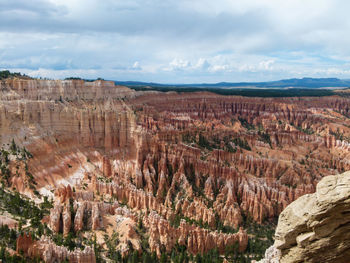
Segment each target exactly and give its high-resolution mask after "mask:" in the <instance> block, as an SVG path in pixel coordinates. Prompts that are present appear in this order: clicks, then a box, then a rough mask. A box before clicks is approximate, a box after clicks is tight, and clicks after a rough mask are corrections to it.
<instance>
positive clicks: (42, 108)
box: [0, 79, 350, 260]
mask: <svg viewBox="0 0 350 263" xmlns="http://www.w3.org/2000/svg"><path fill="white" fill-rule="evenodd" d="M349 108H350V100H349V99H347V98H340V97H338V96H333V97H320V98H317V99H316V98H307V97H305V98H246V97H238V96H220V95H215V94H212V93H204V92H200V93H174V92H168V93H158V92H136V91H133V90H131V89H128V88H126V87H120V86H115V85H114V83H113V82H108V81H95V82H84V81H81V80H67V81H53V80H20V79H11V80H4V81H1V82H0V131H1V133H0V143H1V144H2V146H3V147H5V148H6V147H8V145H7V144H10V143H11V141H12V140H14V142H15V143H16V144H17V145H19V146H20V147H25V148H26V149H27V150H28V151H29V152H30V153H31V154H32V155H33V158H30V159H29V160H28V161H27V166H23V167H22V166H20V167H19V168H17V166H18V165H17V163H16V162H12V160H11V162H10V168H11V169H12V170H13V173H14V174H15V173H17V175H13V176H11V177H10V179H9V182H10V188H11V189H16V190H18V191H20V192H21V193H23V194H26V195H27V196H30V197H31V198H33V199H38V200H40V199H41V200H42V198H43V197H44V196H47V197H48V198H52V199H53V201H54V207H53V208H52V209H51V211H50V215H49V219H48V223H49V224H48V225H49V227H50V229H51V230H52V231H53V232H54V233H57V234H62V235H64V236H67V235H68V234H69V233H70V232H71V231H72V229H74V231H76V232H79V231H81V232H83V233H85V232H94V233H96V234H97V239H98V240H99V242H100V243H101V245H104V246H105V244H104V241H103V234H102V233H104V231H105V232H106V233H108V235H109V236H111V235H112V233H113V231H117V232H118V231H119V232H120V233H123V236H124V237H130V240H132V244H131V245H130V244H128V243H127V241H125V240H126V239H125V240H124V239H123V240H120V246H119V247H118V248H119V249H120V251H122V254H123V255H125V254H127V253H128V251H129V250H130V251H131V248H132V249H134V250H137V251H139V250H140V249H141V243H142V242H141V241H142V238H144V237H146V236H147V242H148V244H149V247H147V250H149V251H150V252H156V254H157V255H158V256H159V257H160V256H161V254H162V253H165V252H167V253H170V252H171V250H172V249H174V248H175V247H176V244H181V245H183V246H185V247H186V249H187V251H188V252H189V253H190V254H198V253H199V254H203V253H207V252H210V251H211V250H212V249H215V248H217V249H218V250H219V253H221V254H225V253H226V252H225V251H224V250H225V249H224V248H225V247H231V246H232V247H234V246H236V244H237V245H238V250H239V253H244V251H245V250H246V249H247V247H249V245H248V239H252V238H255V236H257V235H255V234H253V233H247V231H250V230H249V227H248V226H249V225H250V224H255V223H258V224H263V225H265V226H268V225H271V224H273V222H274V221H275V220H276V218H277V217H278V215H279V214H280V213H281V212H282V211H283V210H284V209H286V207H287V206H288V205H289V204H290V203H291V202H293V201H294V200H296V199H297V198H299V197H301V196H304V195H305V194H311V193H313V192H315V190H316V185H317V183H318V182H319V181H320V180H321V179H322V177H323V176H325V175H328V174H333V175H336V174H339V173H341V172H343V171H345V170H348V169H350V162H349V161H348V160H349V157H350V152H349V149H350V144H349V143H350V120H349ZM28 174H32V175H33V178H34V180H35V190H37V191H38V193H39V196H38V195H35V194H36V193H35V192H34V190H33V189H31V188H30V187H28V183H26V182H27V181H28V178H27V177H28ZM26 176H27V177H26ZM38 200H37V201H38ZM84 222H87V223H86V224H85V223H84ZM139 222H141V223H139ZM138 224H140V225H142V229H138V227H137V225H138ZM143 231H145V233H143ZM119 232H118V233H119ZM170 232H171V233H174V235H169V233H170ZM146 233H147V234H146ZM235 251H236V250H235ZM42 255H43V254H42ZM228 259H229V260H230V258H228Z"/></svg>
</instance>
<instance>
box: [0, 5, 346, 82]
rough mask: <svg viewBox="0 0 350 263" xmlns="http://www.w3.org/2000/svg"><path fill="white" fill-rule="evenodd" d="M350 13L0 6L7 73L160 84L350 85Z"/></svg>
mask: <svg viewBox="0 0 350 263" xmlns="http://www.w3.org/2000/svg"><path fill="white" fill-rule="evenodd" d="M349 8H350V2H346V1H341V0H317V1H316V0H308V1H303V0H284V1H280V0H236V1H231V0H217V1H215V2H213V1H209V0H191V1H189V0H179V1H170V0H124V1H121V0H104V1H98V0H55V1H53V0H32V1H26V0H2V1H0V67H1V68H9V69H18V70H20V71H23V72H24V71H26V72H33V74H39V73H40V74H45V76H46V77H47V76H48V74H52V76H56V77H57V76H62V77H65V76H66V75H65V74H67V75H68V76H69V75H71V74H73V73H74V74H78V73H79V74H84V76H89V78H94V77H103V78H109V79H123V80H127V79H134V80H144V81H159V82H182V81H188V82H203V81H204V80H205V81H210V82H215V81H252V80H256V81H261V80H268V79H279V78H284V77H295V76H303V75H307V76H323V75H327V76H331V75H332V76H340V77H346V78H349V77H350V73H349V60H350V50H349V48H348V46H349V45H350V35H349V34H348V32H349V30H350V18H348V14H347V10H349ZM141 65H142V66H141Z"/></svg>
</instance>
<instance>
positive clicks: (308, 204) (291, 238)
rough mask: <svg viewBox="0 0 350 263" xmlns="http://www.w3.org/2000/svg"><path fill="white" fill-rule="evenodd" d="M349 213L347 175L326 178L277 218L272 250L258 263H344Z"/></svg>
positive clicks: (348, 253)
mask: <svg viewBox="0 0 350 263" xmlns="http://www.w3.org/2000/svg"><path fill="white" fill-rule="evenodd" d="M349 209H350V172H346V173H343V174H339V175H332V176H326V177H325V178H323V179H322V180H321V181H320V182H319V183H318V185H317V188H316V192H315V193H313V194H307V195H304V196H302V197H300V198H298V199H297V200H296V201H294V202H292V203H291V204H290V205H288V206H287V208H286V209H285V210H284V211H283V212H282V213H281V214H280V216H279V221H278V225H277V229H276V234H275V239H276V240H275V243H274V246H273V247H271V248H269V249H268V251H266V256H265V259H264V260H263V261H261V262H266V263H268V262H271V263H272V262H283V263H284V262H286V263H287V262H290V263H292V262H293V263H294V262H295V263H296V262H348V261H349V258H350V234H349V223H350V218H349V217H348V216H347V214H348V212H349Z"/></svg>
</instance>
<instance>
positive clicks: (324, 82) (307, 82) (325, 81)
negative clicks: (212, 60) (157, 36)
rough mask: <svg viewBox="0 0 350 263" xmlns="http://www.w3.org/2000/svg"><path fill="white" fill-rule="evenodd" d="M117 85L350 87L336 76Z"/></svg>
mask: <svg viewBox="0 0 350 263" xmlns="http://www.w3.org/2000/svg"><path fill="white" fill-rule="evenodd" d="M115 83H116V84H117V85H124V86H134V87H135V86H136V87H142V86H150V87H194V88H196V87H198V88H211V87H212V88H237V87H240V88H241V87H256V88H311V89H317V88H327V87H333V88H345V87H350V80H345V79H338V78H301V79H297V78H291V79H282V80H277V81H266V82H219V83H193V84H161V83H154V82H142V81H115Z"/></svg>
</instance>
